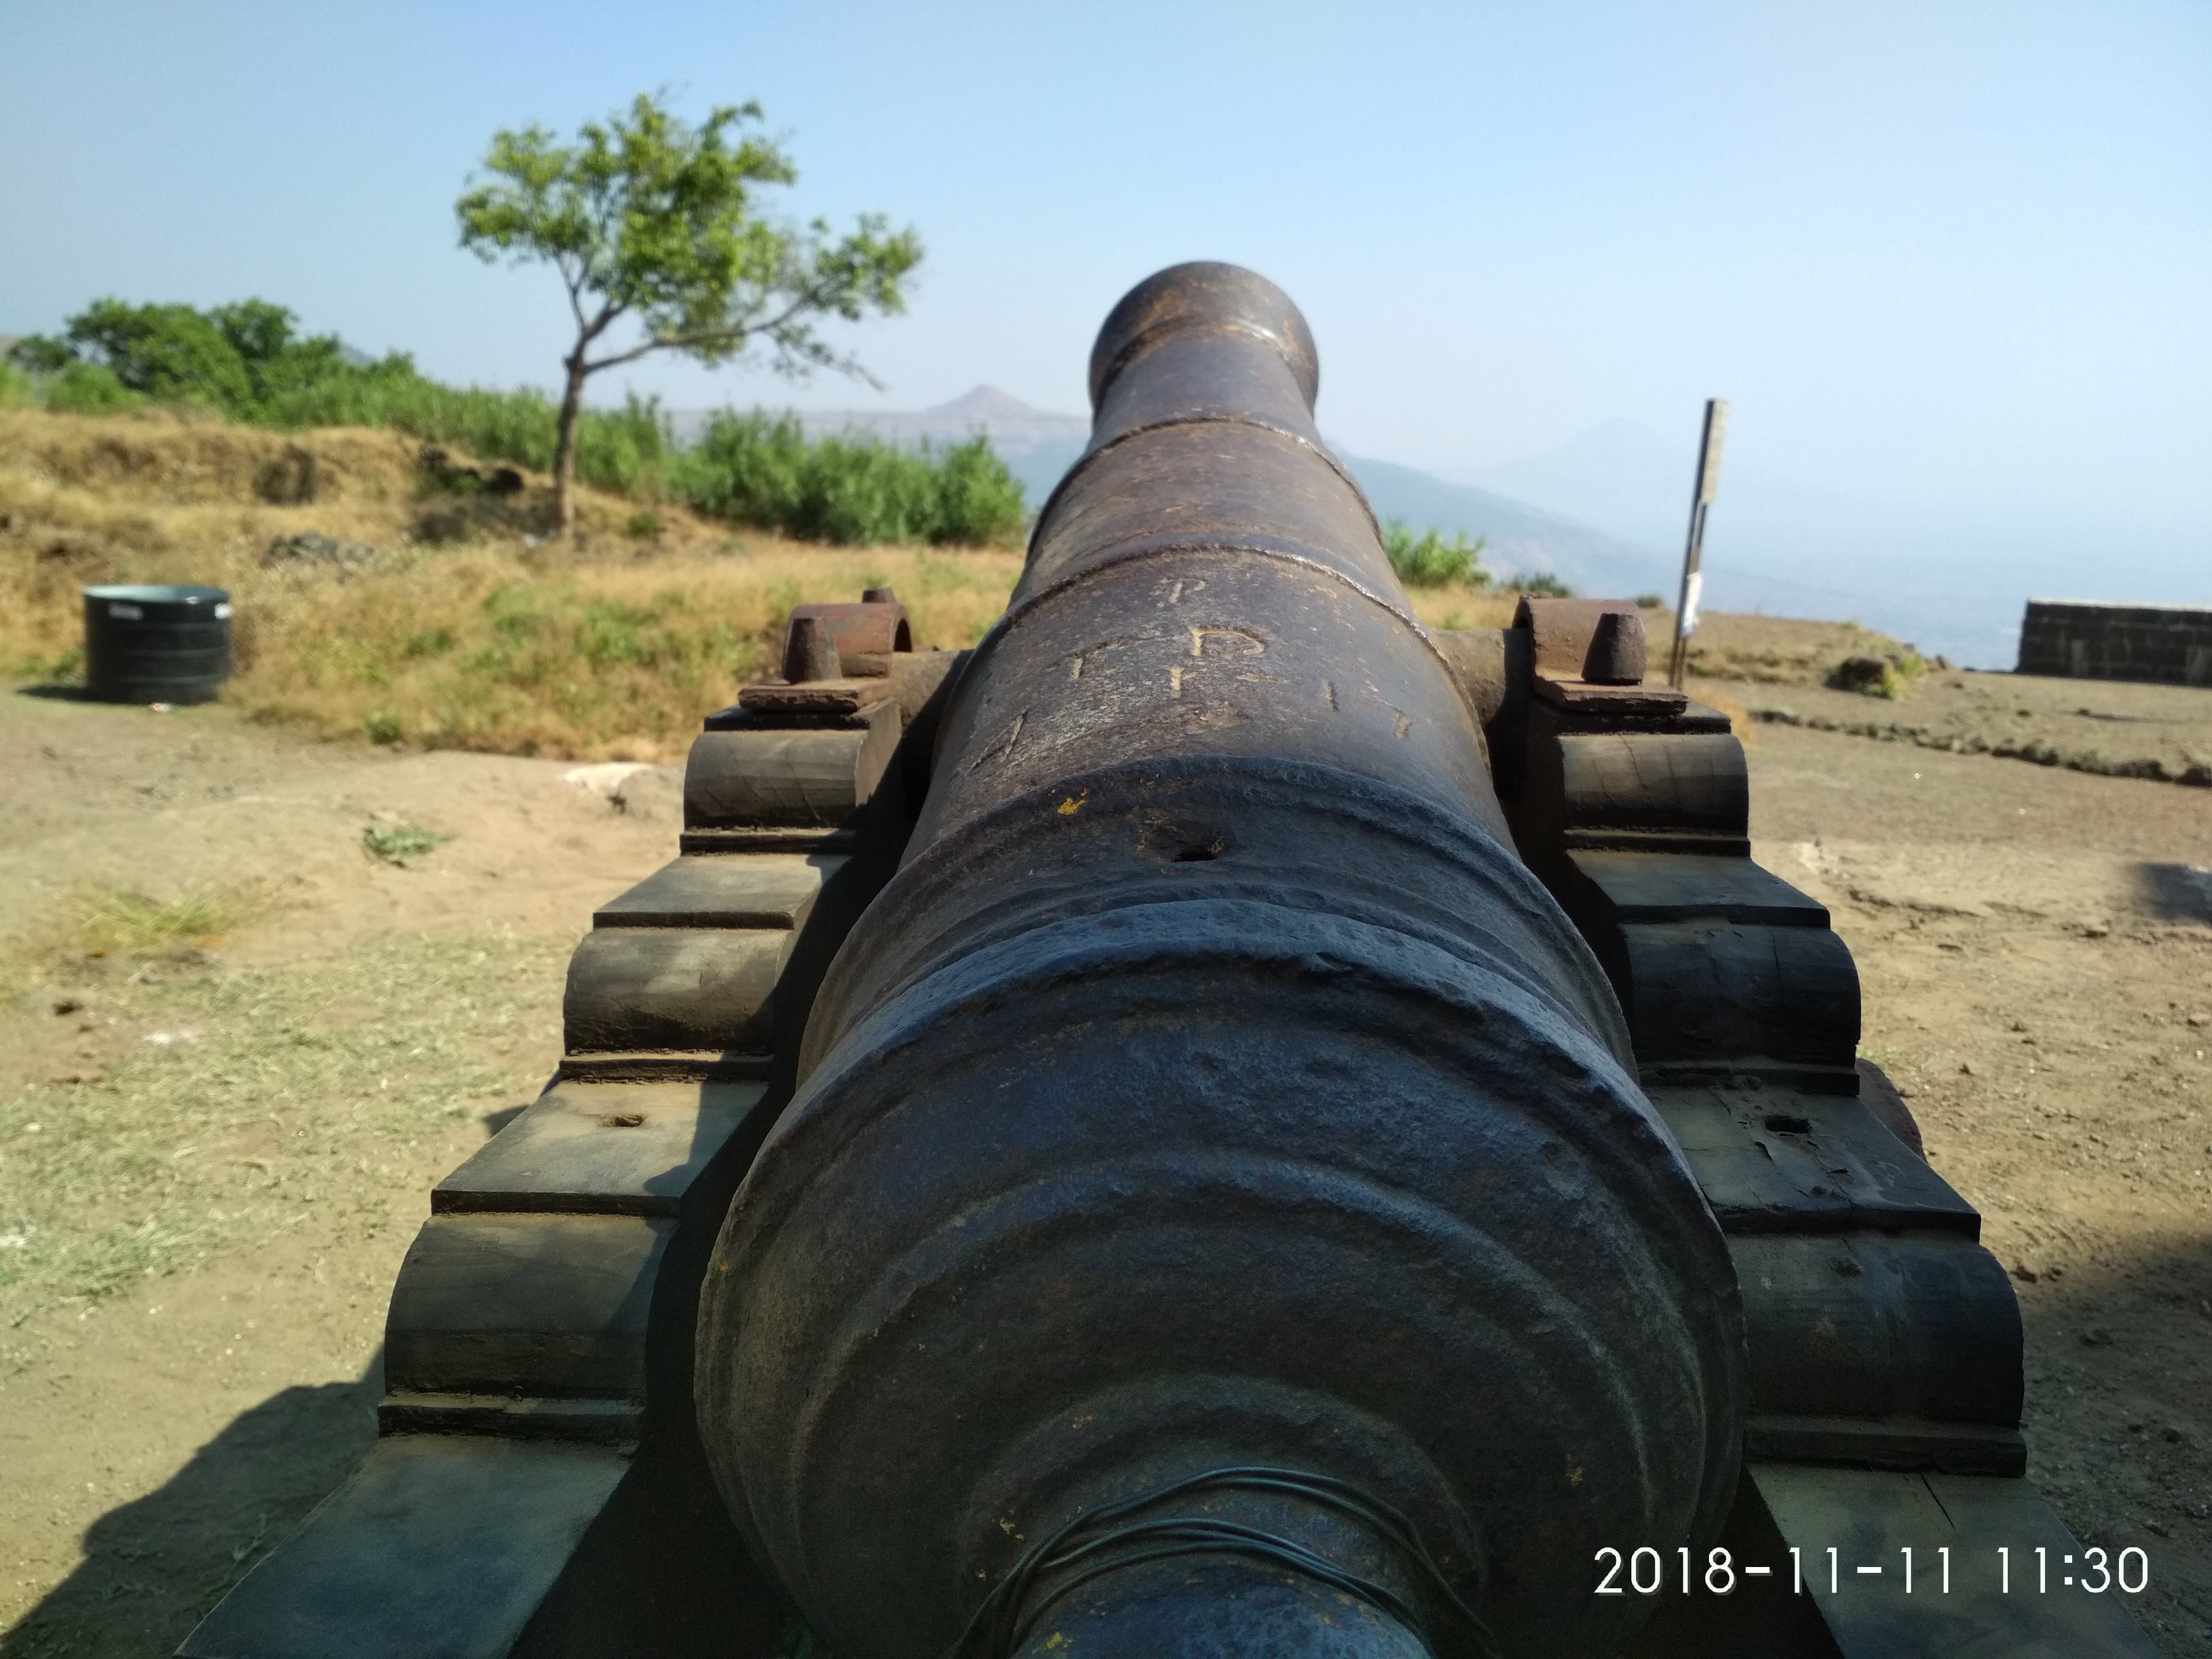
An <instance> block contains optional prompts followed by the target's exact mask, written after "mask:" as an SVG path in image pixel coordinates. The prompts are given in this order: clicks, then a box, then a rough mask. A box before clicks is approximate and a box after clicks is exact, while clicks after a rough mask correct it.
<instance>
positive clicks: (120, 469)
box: [0, 410, 1021, 760]
mask: <svg viewBox="0 0 2212 1659" xmlns="http://www.w3.org/2000/svg"><path fill="white" fill-rule="evenodd" d="M302 456H304V457H306V458H307V459H306V460H305V461H304V462H303V461H302V460H301V457H302ZM303 476H307V477H312V484H311V486H310V493H311V495H312V499H311V500H309V501H305V502H300V503H291V504H283V503H280V502H276V501H270V500H267V499H264V497H266V496H267V495H290V494H296V493H298V484H297V481H298V480H299V479H300V478H301V477H303ZM580 510H581V520H582V532H581V533H580V536H579V537H578V538H576V539H575V540H574V542H572V543H567V544H546V543H544V542H542V541H541V539H540V532H542V531H543V530H544V526H545V521H546V513H547V506H546V501H545V490H544V482H543V481H542V480H537V481H533V483H532V486H531V488H530V489H528V490H527V491H526V492H525V494H524V495H521V496H520V497H518V498H513V499H512V500H509V501H497V500H494V499H491V498H488V497H483V496H475V497H455V496H453V495H449V494H447V493H446V492H444V491H443V490H441V489H438V488H437V487H436V486H435V484H434V483H432V482H431V481H430V480H429V479H428V477H427V476H426V475H425V474H424V473H423V471H422V469H421V467H420V466H419V465H417V463H416V446H415V445H414V444H413V443H412V442H411V441H409V440H406V439H404V438H401V437H399V436H398V435H394V434H392V433H387V432H362V431H343V430H341V431H330V432H312V433H305V434H298V435H280V434H275V433H267V432H261V431H257V430H254V429H252V428H241V427H234V426H227V425H223V424H222V423H220V422H202V421H191V420H183V419H179V418H178V417H176V416H133V417H117V418H112V419H87V418H83V417H78V416H53V415H46V414H44V413H40V412H36V411H23V410H18V411H12V412H5V413H0V672H8V673H12V674H13V675H14V676H15V678H22V679H66V678H72V677H74V675H75V674H76V672H77V671H78V668H79V658H78V655H77V653H78V651H79V648H80V643H81V640H82V611H81V601H80V599H79V597H78V590H79V589H80V588H81V587H82V586H84V585H85V584H87V583H90V582H98V581H187V580H189V581H203V582H211V583H214V584H216V585H217V586H222V587H225V588H228V590H229V591H230V592H231V594H232V597H233V599H234V603H235V604H236V605H237V607H238V611H237V623H236V646H237V654H238V671H237V673H236V675H235V677H234V679H233V680H232V682H231V684H229V686H228V688H226V690H225V692H224V696H225V698H226V700H227V701H229V702H232V703H234V704H235V705H236V706H238V707H240V708H242V709H244V710H246V712H247V713H249V714H252V715H254V716H256V717H258V718H263V719H267V720H279V721H284V722H288V723H295V724H297V725H299V726H302V727H304V728H306V729H307V730H309V731H312V732H315V733H316V734H318V735H320V736H325V737H351V738H370V739H372V740H374V741H378V742H384V743H398V744H419V745H422V746H427V747H447V748H463V749H477V750H492V751H496V752H501V753H507V754H526V755H527V754H536V755H545V756H550V757H561V758H573V759H583V760H599V759H611V760H633V759H634V760H664V759H672V758H674V757H677V756H678V755H679V754H680V753H681V752H682V750H683V748H684V745H685V744H687V743H688V742H689V740H690V735H691V734H692V733H693V732H696V730H697V729H698V724H699V720H700V717H701V716H702V715H703V714H707V713H708V712H709V711H710V710H712V709H714V708H719V707H721V706H722V705H724V704H726V703H727V702H730V701H731V699H732V697H733V696H735V694H736V690H737V688H738V685H739V684H742V683H744V680H746V679H747V678H752V677H755V676H756V675H757V674H758V673H759V672H760V671H763V669H764V668H765V667H766V665H767V654H766V652H765V649H764V647H765V646H766V644H767V642H768V641H769V639H770V638H771V637H772V636H773V635H774V633H775V630H776V629H778V628H779V627H780V626H781V620H782V617H783V616H784V614H785V613H786V612H787V611H788V610H789V609H790V607H791V606H792V605H794V604H798V603H800V602H802V601H805V600H812V599H853V598H857V597H858V596H859V592H860V589H861V588H862V587H864V586H872V585H881V584H884V583H888V584H890V585H891V586H895V587H896V588H897V589H898V591H899V594H900V597H901V598H902V599H904V600H905V602H906V605H907V607H908V611H909V613H910V614H911V615H912V617H913V618H914V622H915V634H916V638H917V641H918V642H920V643H924V644H931V645H950V646H960V645H966V644H969V643H971V642H972V641H974V640H975V638H976V637H978V636H979V635H981V631H982V629H984V628H985V627H987V625H988V623H989V622H990V619H991V618H992V617H995V616H996V615H997V614H998V613H999V611H1000V610H1001V609H1002V608H1003V606H1004V605H1005V602H1006V594H1007V592H1009V591H1010V590H1011V588H1012V585H1013V581H1014V578H1015V576H1016V575H1017V574H1018V572H1019V570H1020V563H1021V562H1020V557H1019V556H1018V554H1014V553H1012V552H1006V551H977V552H957V551H949V550H943V549H931V548H917V547H881V548H858V549H851V548H835V549H832V548H822V547H814V546H809V545H806V544H799V543H793V542H788V541H785V540H782V539H781V538H775V537H771V536H765V535H758V534H748V535H745V536H743V537H737V536H732V534H730V532H729V531H728V529H727V527H726V526H721V525H718V524H714V523H711V522H709V521H707V520H702V519H699V518H697V517H696V516H694V515H692V514H690V513H684V512H682V511H680V510H677V509H672V508H663V509H661V510H659V512H658V513H655V514H653V515H651V518H652V520H653V526H652V530H651V533H649V534H644V535H634V534H632V533H630V532H631V531H632V530H633V529H643V528H645V527H646V526H645V523H644V520H643V519H642V518H641V515H640V514H639V513H637V511H636V507H635V503H634V502H630V501H623V500H618V499H616V498H613V497H599V496H594V495H591V494H590V493H589V492H585V493H584V495H583V499H582V502H581V509H580ZM303 531H313V532H319V533H321V534H323V535H326V536H329V537H331V538H335V539H337V540H339V541H351V542H361V543H366V544H369V545H371V546H373V547H374V548H376V549H377V550H378V552H377V553H376V555H375V556H374V557H373V558H371V559H369V560H368V561H367V562H365V563H363V564H362V565H360V566H358V567H349V568H331V567H328V566H301V565H298V564H289V565H281V566H279V567H277V568H264V567H263V565H262V563H261V559H262V556H263V554H264V550H266V549H267V548H268V547H269V545H270V543H271V542H272V541H273V540H275V539H276V538H278V537H280V536H289V535H294V534H297V533H299V532H303Z"/></svg>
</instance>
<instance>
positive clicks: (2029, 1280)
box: [2012, 1261, 2042, 1285]
mask: <svg viewBox="0 0 2212 1659" xmlns="http://www.w3.org/2000/svg"><path fill="white" fill-rule="evenodd" d="M2012 1276H2013V1277H2014V1278H2015V1279H2018V1280H2020V1282H2021V1284H2023V1285H2033V1284H2034V1283H2035V1281H2036V1280H2037V1279H2039V1278H2040V1277H2041V1276H2042V1275H2040V1274H2039V1273H2037V1272H2036V1271H2035V1269H2034V1268H2033V1267H2029V1266H2028V1265H2027V1263H2026V1262H2024V1261H2015V1262H2014V1263H2013V1264H2012Z"/></svg>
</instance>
